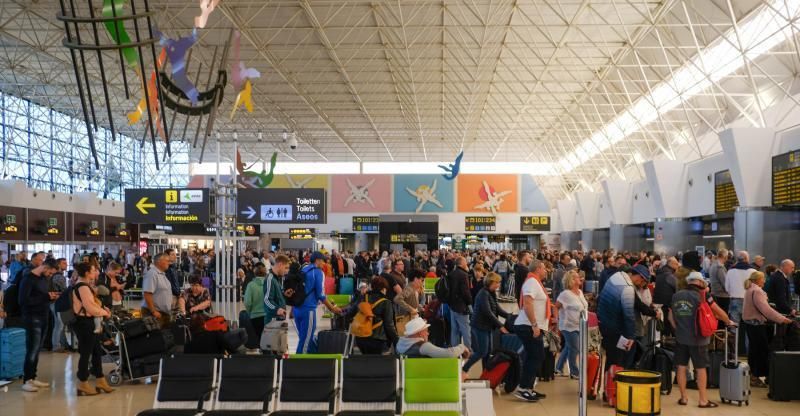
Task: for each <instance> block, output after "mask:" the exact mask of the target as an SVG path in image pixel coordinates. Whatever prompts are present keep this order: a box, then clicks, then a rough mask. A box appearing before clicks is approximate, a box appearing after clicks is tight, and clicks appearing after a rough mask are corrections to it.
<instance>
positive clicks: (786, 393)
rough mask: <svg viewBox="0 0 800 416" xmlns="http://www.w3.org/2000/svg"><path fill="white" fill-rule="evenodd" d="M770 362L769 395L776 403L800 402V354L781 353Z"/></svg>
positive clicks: (775, 355)
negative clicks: (799, 375)
mask: <svg viewBox="0 0 800 416" xmlns="http://www.w3.org/2000/svg"><path fill="white" fill-rule="evenodd" d="M770 358H771V359H770V360H769V394H768V395H767V396H768V397H769V398H770V399H772V400H775V401H789V400H800V383H797V374H800V352H797V351H779V352H774V353H772V357H770Z"/></svg>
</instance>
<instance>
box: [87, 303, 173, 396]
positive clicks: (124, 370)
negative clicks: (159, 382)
mask: <svg viewBox="0 0 800 416" xmlns="http://www.w3.org/2000/svg"><path fill="white" fill-rule="evenodd" d="M123 323H124V321H123V320H122V319H120V318H119V317H118V316H116V315H112V317H111V319H108V320H106V321H105V322H104V324H103V325H104V332H105V334H106V335H107V337H108V339H111V340H113V343H112V344H111V345H106V344H105V343H101V344H100V345H101V348H102V350H103V353H104V356H103V362H104V363H109V362H110V363H112V364H113V365H114V367H113V369H112V370H111V371H109V372H108V374H106V378H107V379H108V383H109V384H111V385H112V386H119V385H121V384H122V383H124V382H126V381H128V382H139V381H142V380H145V381H146V380H148V379H152V378H153V377H158V372H159V364H158V361H156V362H155V363H154V365H152V366H146V365H143V366H142V367H143V370H142V372H141V373H139V372H137V373H134V371H133V370H134V369H133V366H131V359H130V357H129V356H128V347H127V341H126V338H125V333H124V331H123V330H122V324H123Z"/></svg>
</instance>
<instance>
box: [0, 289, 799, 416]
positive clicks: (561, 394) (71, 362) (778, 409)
mask: <svg viewBox="0 0 800 416" xmlns="http://www.w3.org/2000/svg"><path fill="white" fill-rule="evenodd" d="M503 305H504V307H507V306H509V305H508V304H503ZM511 309H515V308H513V306H512V308H511ZM321 314H322V311H321V310H320V311H319V315H320V316H321ZM319 322H320V326H321V329H326V328H327V327H329V322H330V321H329V320H328V319H319ZM289 345H290V351H294V349H295V348H296V346H297V334H296V332H295V331H294V330H293V328H292V330H290V331H289ZM77 361H78V355H77V354H56V353H48V352H44V353H42V355H41V358H40V362H39V375H40V378H42V379H45V380H49V381H52V383H53V386H52V388H50V389H45V390H43V391H41V392H39V393H24V392H22V391H21V390H20V383H19V382H16V383H14V384H12V385H10V386H8V392H3V391H2V389H0V415H2V416H7V415H8V416H11V415H13V416H17V415H25V416H61V415H70V416H71V415H76V416H77V415H80V416H85V415H92V416H126V415H135V414H136V413H137V412H138V411H140V410H143V409H148V408H150V407H151V406H152V403H153V396H154V393H155V384H149V385H147V384H125V385H123V386H121V387H120V388H119V389H118V390H117V391H116V392H114V393H112V394H110V395H98V396H93V397H81V398H77V397H76V396H75V385H74V380H75V369H76V367H77ZM479 374H480V364H478V365H476V366H474V367H473V368H472V371H471V372H470V376H472V377H477V376H478V375H479ZM537 390H538V391H541V392H543V393H546V394H547V395H548V397H547V399H544V400H542V401H540V402H539V403H524V402H520V401H518V400H516V399H515V398H514V397H513V396H512V395H502V396H497V395H495V399H494V408H495V412H496V413H497V415H502V416H506V415H508V416H511V415H519V416H523V415H524V416H530V415H536V416H566V415H574V414H577V411H578V396H577V392H578V384H577V381H572V380H569V379H568V378H560V377H559V378H556V380H555V381H552V382H548V383H539V385H538V386H537ZM678 397H679V394H678V391H677V386H675V389H673V392H672V395H671V396H662V414H663V415H668V416H673V415H674V416H688V415H693V416H694V415H696V416H704V415H725V416H738V415H741V416H756V415H763V416H767V415H768V416H798V414H800V402H784V403H781V402H773V401H770V400H768V399H767V391H766V389H754V390H753V394H752V397H751V400H750V406H749V407H737V406H731V405H721V407H720V408H718V409H699V408H697V392H696V391H691V390H690V391H689V397H690V400H689V406H679V405H678V404H677V403H676V402H677V400H678ZM711 398H712V400H715V401H718V399H719V394H718V393H717V390H711ZM588 413H589V415H608V416H611V415H614V411H613V409H611V408H609V407H603V406H602V403H601V402H600V401H594V402H589V408H588Z"/></svg>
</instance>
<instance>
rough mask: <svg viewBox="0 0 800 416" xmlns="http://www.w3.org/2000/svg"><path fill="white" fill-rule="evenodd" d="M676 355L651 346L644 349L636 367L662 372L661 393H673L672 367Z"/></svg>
mask: <svg viewBox="0 0 800 416" xmlns="http://www.w3.org/2000/svg"><path fill="white" fill-rule="evenodd" d="M673 362H674V355H673V354H672V351H668V350H665V349H663V348H659V347H650V348H647V349H645V350H644V352H643V353H642V357H641V359H640V360H639V362H638V363H637V364H636V368H639V369H642V370H649V371H655V372H657V373H659V374H661V394H664V395H669V394H670V393H672V368H673Z"/></svg>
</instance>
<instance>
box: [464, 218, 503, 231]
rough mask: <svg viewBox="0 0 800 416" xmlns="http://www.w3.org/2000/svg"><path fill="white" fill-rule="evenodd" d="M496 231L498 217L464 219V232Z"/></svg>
mask: <svg viewBox="0 0 800 416" xmlns="http://www.w3.org/2000/svg"><path fill="white" fill-rule="evenodd" d="M496 229H497V218H496V217H490V216H484V217H479V216H470V217H465V218H464V231H495V230H496Z"/></svg>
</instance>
